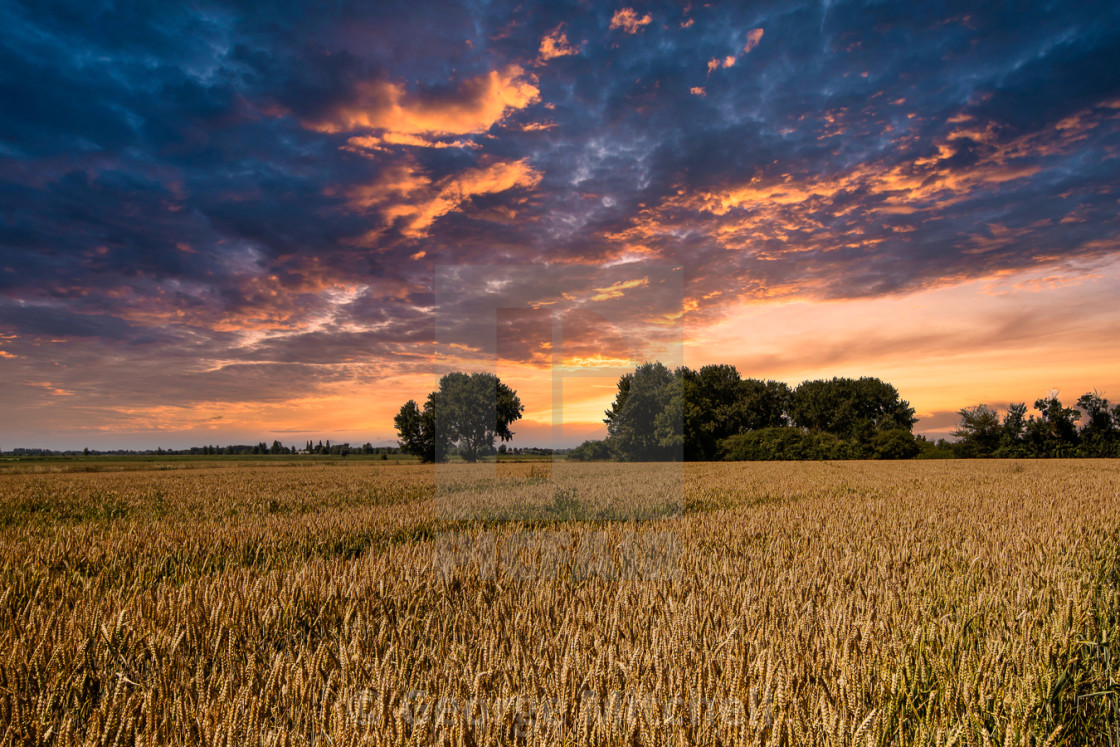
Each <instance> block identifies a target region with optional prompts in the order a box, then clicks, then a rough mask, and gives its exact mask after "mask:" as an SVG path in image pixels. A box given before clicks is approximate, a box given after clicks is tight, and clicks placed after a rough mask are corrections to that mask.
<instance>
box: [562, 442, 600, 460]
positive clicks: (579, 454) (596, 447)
mask: <svg viewBox="0 0 1120 747" xmlns="http://www.w3.org/2000/svg"><path fill="white" fill-rule="evenodd" d="M610 458H611V449H610V446H608V445H607V442H606V441H584V442H583V443H581V444H580V445H579V446H577V447H575V448H574V449H572V450H571V451H569V452H568V459H570V460H571V461H574V462H600V461H609V460H610Z"/></svg>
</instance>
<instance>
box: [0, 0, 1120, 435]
mask: <svg viewBox="0 0 1120 747" xmlns="http://www.w3.org/2000/svg"><path fill="white" fill-rule="evenodd" d="M988 5H989V4H980V3H960V4H952V3H950V4H925V3H921V4H915V3H882V2H823V3H820V2H799V1H797V0H791V1H788V2H772V3H739V2H736V3H708V4H699V3H644V2H643V3H638V2H634V3H632V4H624V3H610V2H570V3H547V4H544V3H541V4H536V3H511V2H506V1H504V0H495V1H494V2H446V3H444V2H377V3H348V2H334V1H332V2H314V3H312V2H295V1H291V2H277V3H235V2H224V3H220V4H213V3H207V2H197V3H190V4H183V3H176V2H152V3H144V2H129V3H123V2H121V3H112V2H109V3H105V2H90V1H88V0H84V1H82V2H52V1H50V0H37V1H36V2H28V3H24V2H17V1H15V0H6V1H5V2H0V42H2V43H0V101H3V102H4V105H3V106H2V107H0V380H2V381H3V382H4V384H3V386H2V387H0V412H2V413H3V414H2V416H0V449H5V450H7V449H10V448H12V447H16V446H27V447H34V446H39V447H47V448H81V447H87V446H88V447H90V448H146V447H155V446H156V445H159V446H163V447H164V448H179V447H184V446H190V445H197V444H214V443H217V444H226V443H256V442H258V441H269V442H271V440H272V439H274V438H276V439H279V440H281V441H282V442H284V443H288V444H302V443H303V442H305V441H306V440H307V439H314V440H319V439H326V438H330V439H332V440H335V441H350V442H353V443H364V442H366V441H370V442H373V443H375V444H390V443H393V442H394V441H395V435H394V432H393V425H392V417H393V415H394V414H395V413H396V411H397V410H398V409H399V407H400V405H401V404H402V403H403V402H404V401H406V400H408V399H416V400H418V401H420V400H422V399H423V398H424V397H425V396H426V394H427V392H429V391H431V390H432V389H433V388H434V387H435V384H436V381H437V379H438V376H439V375H440V374H441V373H444V372H446V371H449V370H458V369H465V370H490V371H494V372H497V373H498V374H499V376H500V377H501V378H502V379H503V381H507V383H510V384H511V386H513V387H514V388H515V389H517V390H518V392H519V395H520V397H521V400H522V402H523V403H524V404H525V407H526V411H525V417H524V419H523V420H522V421H521V422H519V423H518V424H516V425H515V427H514V431H515V433H516V434H517V435H516V438H515V442H514V443H515V444H516V445H525V446H528V445H556V446H565V445H571V444H573V443H578V442H579V441H581V440H583V439H584V438H590V437H596V436H601V435H602V434H603V424H602V422H601V421H602V411H603V410H604V409H605V408H606V407H607V406H609V403H610V401H611V400H612V399H613V394H614V391H615V382H616V381H617V378H618V376H619V375H620V374H621V373H625V372H626V371H627V370H630V369H632V367H633V366H634V365H636V364H637V363H639V362H641V361H643V360H652V359H658V360H662V361H664V362H666V363H668V364H671V365H682V364H684V365H688V366H690V367H693V368H697V367H699V366H702V365H706V364H710V363H731V364H734V365H735V366H736V367H737V368H738V369H739V371H740V373H741V374H743V375H744V376H753V377H758V378H774V379H780V380H783V381H787V382H789V383H791V384H796V383H798V382H799V381H802V380H806V379H813V378H822V377H832V376H863V375H867V376H878V377H880V378H882V379H884V380H886V381H888V382H890V383H892V384H893V385H895V386H896V387H897V388H898V390H899V391H900V393H901V394H902V396H903V398H904V399H906V400H908V401H909V402H910V403H911V404H912V405H913V406H914V407H915V409H916V411H917V414H918V416H919V418H920V420H919V422H918V424H917V426H916V428H915V430H916V431H917V432H921V433H926V434H929V435H931V436H935V437H936V436H939V435H945V434H947V433H949V432H951V431H952V430H953V427H954V423H955V420H956V418H955V415H954V413H955V412H956V411H957V410H958V409H960V408H961V407H964V406H970V405H974V404H977V403H980V402H984V403H988V404H990V405H993V406H996V407H1005V406H1006V405H1007V403H1009V402H1014V401H1026V402H1027V403H1028V404H1030V403H1033V401H1034V400H1035V399H1036V398H1038V397H1041V396H1043V395H1045V394H1047V393H1048V392H1049V391H1051V390H1058V391H1059V392H1060V396H1061V397H1063V399H1066V400H1068V402H1067V403H1072V401H1074V400H1076V399H1077V397H1078V396H1079V395H1080V394H1082V393H1084V392H1087V391H1090V390H1097V391H1099V392H1101V393H1103V394H1105V395H1106V396H1108V395H1111V397H1112V398H1113V399H1114V400H1115V399H1120V347H1118V346H1117V345H1116V339H1117V331H1118V329H1120V304H1117V303H1116V302H1115V299H1116V298H1118V297H1120V217H1118V216H1120V178H1118V176H1117V175H1118V174H1120V160H1118V157H1120V5H1118V4H1116V3H1115V2H1101V3H1078V4H1066V3H1056V2H1055V3H1016V4H990V5H991V7H986V6H988Z"/></svg>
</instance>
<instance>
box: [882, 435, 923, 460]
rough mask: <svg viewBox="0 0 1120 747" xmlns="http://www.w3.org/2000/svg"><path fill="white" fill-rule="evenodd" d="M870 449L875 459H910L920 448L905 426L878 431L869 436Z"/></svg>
mask: <svg viewBox="0 0 1120 747" xmlns="http://www.w3.org/2000/svg"><path fill="white" fill-rule="evenodd" d="M871 449H872V453H871V456H872V457H873V458H875V459H912V458H913V457H916V456H918V452H920V451H921V450H922V449H921V446H920V445H919V444H918V441H917V439H915V438H914V434H913V433H911V432H910V431H909V430H906V429H905V428H891V429H890V430H885V431H879V432H878V433H876V434H875V435H874V436H872V437H871Z"/></svg>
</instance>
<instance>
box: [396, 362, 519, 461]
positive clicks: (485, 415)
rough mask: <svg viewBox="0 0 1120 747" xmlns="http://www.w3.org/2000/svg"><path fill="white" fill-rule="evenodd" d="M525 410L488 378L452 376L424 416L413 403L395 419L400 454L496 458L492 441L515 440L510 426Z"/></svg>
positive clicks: (433, 458)
mask: <svg viewBox="0 0 1120 747" xmlns="http://www.w3.org/2000/svg"><path fill="white" fill-rule="evenodd" d="M524 411H525V407H524V405H522V404H521V400H520V399H518V397H517V392H515V391H514V390H513V389H510V388H509V387H508V386H506V385H505V384H503V383H502V382H501V380H499V379H498V377H497V376H495V375H494V374H490V373H473V374H466V373H461V372H455V373H449V374H447V375H446V376H444V377H443V378H441V379H440V381H439V388H438V389H437V390H436V391H434V392H432V393H431V394H429V395H428V399H427V401H426V402H425V403H424V409H423V410H422V411H421V410H420V408H419V407H418V406H417V405H416V403H415V402H414V401H412V400H409V401H408V402H407V403H405V404H404V406H402V407H401V410H400V412H399V413H398V414H397V416H396V417H395V418H394V419H393V422H394V424H395V425H396V427H397V433H398V434H399V436H400V447H401V450H402V451H403V452H405V453H407V454H415V455H416V456H419V457H420V459H421V460H422V461H425V462H434V461H443V460H444V459H445V458H446V455H447V453H448V451H449V450H450V448H451V447H452V446H454V447H457V448H458V451H459V454H460V455H461V456H462V457H463V459H464V460H465V461H468V462H474V461H477V460H478V457H479V456H481V455H484V454H487V453H491V452H493V449H494V440H495V439H497V438H500V439H501V440H502V441H509V440H510V439H511V438H513V431H511V430H510V428H509V427H510V425H511V424H512V423H514V422H515V421H517V420H519V419H520V418H521V414H522V413H523V412H524Z"/></svg>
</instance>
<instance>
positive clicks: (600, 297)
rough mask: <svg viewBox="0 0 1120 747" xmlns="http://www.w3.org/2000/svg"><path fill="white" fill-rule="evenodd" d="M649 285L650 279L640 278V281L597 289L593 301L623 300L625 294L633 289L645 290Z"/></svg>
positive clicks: (621, 282)
mask: <svg viewBox="0 0 1120 747" xmlns="http://www.w3.org/2000/svg"><path fill="white" fill-rule="evenodd" d="M647 285H649V278H639V279H638V280H626V281H620V282H617V283H612V284H611V285H608V286H607V287H606V288H596V289H595V295H593V296H592V297H591V300H592V301H607V300H610V299H612V298H622V296H623V295H625V292H626V291H628V290H630V289H631V288H644V287H646V286H647Z"/></svg>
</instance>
